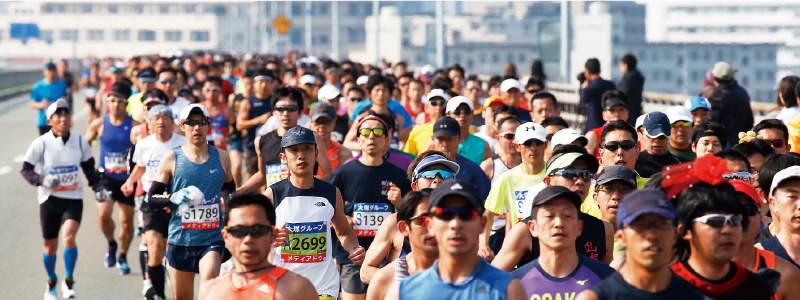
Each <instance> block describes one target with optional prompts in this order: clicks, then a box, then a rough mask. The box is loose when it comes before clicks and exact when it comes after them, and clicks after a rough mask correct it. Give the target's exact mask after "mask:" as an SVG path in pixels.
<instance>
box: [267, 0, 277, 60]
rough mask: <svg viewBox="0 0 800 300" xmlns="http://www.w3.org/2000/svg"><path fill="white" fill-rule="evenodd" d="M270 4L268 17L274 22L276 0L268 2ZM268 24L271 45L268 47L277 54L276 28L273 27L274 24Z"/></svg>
mask: <svg viewBox="0 0 800 300" xmlns="http://www.w3.org/2000/svg"><path fill="white" fill-rule="evenodd" d="M270 5H271V8H270V10H269V14H270V16H271V18H270V19H271V20H272V21H273V22H274V21H275V19H276V18H278V1H272V2H271V3H270ZM269 26H270V27H271V28H272V29H271V30H270V32H271V33H272V39H271V40H270V41H271V42H272V45H271V47H270V49H271V50H272V53H275V54H277V53H278V30H277V29H275V26H272V24H270V25H269Z"/></svg>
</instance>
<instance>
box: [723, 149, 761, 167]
mask: <svg viewBox="0 0 800 300" xmlns="http://www.w3.org/2000/svg"><path fill="white" fill-rule="evenodd" d="M714 155H716V156H717V157H719V158H722V159H723V160H727V161H741V162H744V164H745V165H746V166H747V172H748V173H750V172H753V169H752V168H751V167H750V160H748V159H747V156H744V154H742V153H741V152H739V151H736V150H734V149H725V150H722V151H720V152H717V154H714Z"/></svg>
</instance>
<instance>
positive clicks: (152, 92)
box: [142, 88, 172, 116]
mask: <svg viewBox="0 0 800 300" xmlns="http://www.w3.org/2000/svg"><path fill="white" fill-rule="evenodd" d="M150 97H156V98H158V99H161V100H164V101H169V96H167V93H165V92H164V91H162V90H160V89H157V88H152V89H149V90H146V91H144V94H142V101H145V100H147V98H150ZM170 116H172V115H170Z"/></svg>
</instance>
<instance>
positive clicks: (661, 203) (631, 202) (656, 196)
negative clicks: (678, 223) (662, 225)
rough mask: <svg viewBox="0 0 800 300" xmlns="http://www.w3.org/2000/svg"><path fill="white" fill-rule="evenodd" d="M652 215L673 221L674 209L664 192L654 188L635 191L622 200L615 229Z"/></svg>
mask: <svg viewBox="0 0 800 300" xmlns="http://www.w3.org/2000/svg"><path fill="white" fill-rule="evenodd" d="M646 213H653V214H657V215H660V216H662V217H664V218H667V219H670V220H675V207H674V206H672V202H670V201H669V199H667V195H666V194H664V192H662V191H659V190H657V189H654V188H643V189H641V190H635V191H633V192H631V193H630V194H628V195H626V196H625V197H624V198H622V202H621V203H620V204H619V211H618V212H617V228H622V225H631V223H632V222H633V221H635V220H636V218H638V217H639V216H641V215H643V214H646Z"/></svg>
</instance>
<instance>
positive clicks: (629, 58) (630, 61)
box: [619, 53, 636, 70]
mask: <svg viewBox="0 0 800 300" xmlns="http://www.w3.org/2000/svg"><path fill="white" fill-rule="evenodd" d="M619 62H621V63H623V64H625V65H626V66H628V70H636V56H634V55H633V54H631V53H628V54H625V55H623V56H622V59H620V60H619Z"/></svg>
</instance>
